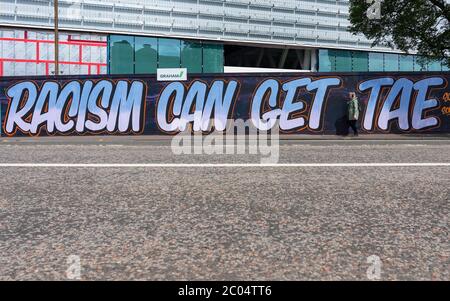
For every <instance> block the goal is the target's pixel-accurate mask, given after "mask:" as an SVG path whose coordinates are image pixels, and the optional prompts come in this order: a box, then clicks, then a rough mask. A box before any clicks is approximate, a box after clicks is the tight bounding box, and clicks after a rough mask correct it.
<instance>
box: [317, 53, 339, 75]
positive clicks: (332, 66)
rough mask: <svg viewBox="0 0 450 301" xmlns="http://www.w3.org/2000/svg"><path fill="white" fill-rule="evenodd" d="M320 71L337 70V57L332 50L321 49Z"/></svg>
mask: <svg viewBox="0 0 450 301" xmlns="http://www.w3.org/2000/svg"><path fill="white" fill-rule="evenodd" d="M319 71H320V72H333V71H336V57H335V56H334V53H332V51H331V50H328V49H319Z"/></svg>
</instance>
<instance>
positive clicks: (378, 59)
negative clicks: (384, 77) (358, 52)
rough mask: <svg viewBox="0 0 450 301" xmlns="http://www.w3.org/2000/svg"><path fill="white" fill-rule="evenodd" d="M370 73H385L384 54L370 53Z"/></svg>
mask: <svg viewBox="0 0 450 301" xmlns="http://www.w3.org/2000/svg"><path fill="white" fill-rule="evenodd" d="M369 71H384V57H383V54H382V53H377V52H370V53H369Z"/></svg>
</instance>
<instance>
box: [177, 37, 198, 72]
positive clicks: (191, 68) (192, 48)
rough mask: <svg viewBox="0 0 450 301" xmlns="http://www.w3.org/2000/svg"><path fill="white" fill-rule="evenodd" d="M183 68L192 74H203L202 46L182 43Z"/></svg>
mask: <svg viewBox="0 0 450 301" xmlns="http://www.w3.org/2000/svg"><path fill="white" fill-rule="evenodd" d="M181 67H183V68H187V70H188V72H190V73H201V72H202V44H200V43H195V42H189V41H181Z"/></svg>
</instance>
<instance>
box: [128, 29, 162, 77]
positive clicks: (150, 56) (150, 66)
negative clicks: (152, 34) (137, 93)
mask: <svg viewBox="0 0 450 301" xmlns="http://www.w3.org/2000/svg"><path fill="white" fill-rule="evenodd" d="M134 50H135V52H134V61H135V70H134V73H136V74H145V73H156V69H157V68H158V39H156V38H147V37H136V38H135V44H134Z"/></svg>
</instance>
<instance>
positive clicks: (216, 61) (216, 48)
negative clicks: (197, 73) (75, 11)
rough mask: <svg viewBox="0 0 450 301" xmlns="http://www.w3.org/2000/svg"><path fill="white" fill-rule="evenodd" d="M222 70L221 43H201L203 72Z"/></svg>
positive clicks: (219, 71)
mask: <svg viewBox="0 0 450 301" xmlns="http://www.w3.org/2000/svg"><path fill="white" fill-rule="evenodd" d="M222 72H223V45H219V44H203V73H222Z"/></svg>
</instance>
